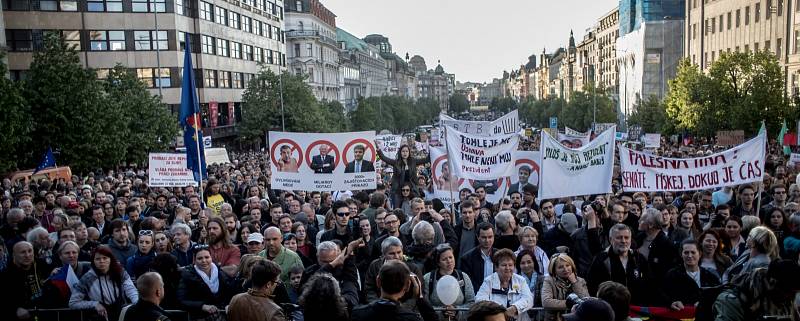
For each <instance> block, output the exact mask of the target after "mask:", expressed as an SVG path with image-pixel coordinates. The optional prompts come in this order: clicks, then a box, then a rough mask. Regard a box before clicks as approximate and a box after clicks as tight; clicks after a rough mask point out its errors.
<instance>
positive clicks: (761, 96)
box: [665, 52, 795, 137]
mask: <svg viewBox="0 0 800 321" xmlns="http://www.w3.org/2000/svg"><path fill="white" fill-rule="evenodd" d="M783 79H784V75H783V73H782V71H781V69H780V66H779V65H778V61H777V60H776V58H775V56H773V55H772V54H771V53H769V52H755V53H750V52H736V53H723V54H722V55H721V56H720V58H719V60H717V61H716V62H714V63H713V64H712V65H711V68H710V69H709V72H708V74H707V75H706V74H703V73H702V72H701V71H700V69H699V68H698V67H697V66H696V65H692V64H691V63H689V61H688V60H683V61H682V62H681V63H680V64H679V66H678V73H677V77H676V78H675V79H673V80H671V81H670V90H669V93H668V94H667V97H666V99H665V101H666V114H667V117H668V123H669V121H672V122H674V124H675V126H676V129H679V130H680V129H685V130H689V131H691V132H694V133H696V134H699V135H702V136H706V137H712V136H713V135H714V134H715V133H716V131H718V130H730V129H743V130H745V132H746V133H747V134H750V135H752V134H755V133H756V132H757V131H758V129H759V128H760V126H761V125H760V124H761V120H766V121H767V128H768V129H769V130H770V132H773V134H774V133H777V131H778V130H779V128H780V123H781V121H782V120H783V119H787V118H789V117H791V115H794V110H795V108H794V107H793V106H791V105H790V104H789V103H788V100H787V99H784V91H783V88H784V83H783ZM792 118H793V117H792Z"/></svg>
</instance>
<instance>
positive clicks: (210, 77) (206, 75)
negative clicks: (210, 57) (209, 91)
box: [203, 69, 217, 88]
mask: <svg viewBox="0 0 800 321" xmlns="http://www.w3.org/2000/svg"><path fill="white" fill-rule="evenodd" d="M203 85H205V87H206V88H217V71H216V70H211V69H204V70H203Z"/></svg>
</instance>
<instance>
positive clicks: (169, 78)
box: [2, 0, 286, 137]
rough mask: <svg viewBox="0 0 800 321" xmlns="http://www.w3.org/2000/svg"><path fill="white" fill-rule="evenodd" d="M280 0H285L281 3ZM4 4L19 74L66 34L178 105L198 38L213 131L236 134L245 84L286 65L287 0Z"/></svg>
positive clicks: (87, 57) (201, 84) (201, 92)
mask: <svg viewBox="0 0 800 321" xmlns="http://www.w3.org/2000/svg"><path fill="white" fill-rule="evenodd" d="M276 1H277V2H276ZM7 3H9V6H8V7H5V8H4V11H3V16H2V17H3V21H4V23H5V28H6V31H5V36H6V41H5V42H4V43H5V45H6V48H7V49H8V51H9V54H8V61H9V70H10V73H11V77H12V78H14V79H22V78H24V77H25V71H26V70H27V69H28V68H29V66H30V63H31V61H32V57H33V51H34V50H36V49H37V48H39V47H41V46H42V38H43V36H44V34H45V33H47V32H57V33H59V34H61V35H63V36H64V37H65V39H66V41H67V42H68V43H69V44H72V45H74V46H75V48H77V49H78V50H79V52H80V58H81V62H82V63H83V64H84V66H86V67H87V68H92V69H95V70H97V72H98V74H99V75H100V76H101V77H102V76H103V75H105V74H107V72H108V70H109V69H110V68H113V67H114V66H115V65H117V64H122V65H123V66H125V67H128V68H131V69H133V70H135V71H136V74H137V75H138V76H139V79H141V80H142V81H143V82H144V83H145V84H146V85H147V86H148V87H150V88H151V91H152V92H153V93H154V94H161V95H162V96H163V101H164V102H165V103H167V104H168V105H170V107H171V108H172V109H173V111H177V110H178V106H180V96H181V72H182V67H183V56H184V52H183V50H184V48H185V45H186V43H185V40H184V39H185V35H187V34H188V35H189V36H190V41H191V44H192V46H191V47H192V48H191V49H192V52H193V53H194V55H193V57H192V59H193V64H194V68H195V75H196V77H197V80H198V81H197V86H198V98H199V99H200V103H201V109H202V112H203V116H204V127H205V128H206V134H207V135H208V134H209V131H210V132H211V134H212V137H224V136H230V135H234V134H235V130H234V126H233V125H235V123H236V120H237V119H239V118H240V117H241V116H240V115H241V111H240V107H241V106H240V105H241V97H242V93H243V91H244V87H245V84H246V83H247V82H248V81H249V80H250V78H251V77H252V76H253V74H255V73H256V72H258V65H257V64H258V63H259V62H263V63H265V64H266V65H267V66H268V67H269V68H271V69H273V70H274V71H277V70H279V69H281V68H282V67H281V66H283V65H285V55H284V53H285V52H286V51H285V46H284V43H283V36H282V35H283V26H284V23H283V3H282V2H281V1H280V0H242V1H233V0H231V1H222V0H201V1H188V0H185V1H177V2H173V1H166V0H87V1H73V0H60V1H55V0H38V1H33V0H19V1H9V2H7Z"/></svg>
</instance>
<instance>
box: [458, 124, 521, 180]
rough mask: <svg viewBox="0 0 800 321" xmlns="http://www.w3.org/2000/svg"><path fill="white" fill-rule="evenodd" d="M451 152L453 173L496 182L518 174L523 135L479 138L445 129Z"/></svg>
mask: <svg viewBox="0 0 800 321" xmlns="http://www.w3.org/2000/svg"><path fill="white" fill-rule="evenodd" d="M445 131H446V132H447V133H446V134H445V139H446V140H447V145H446V146H447V151H448V153H449V159H450V161H451V162H453V164H452V169H453V174H454V175H456V176H457V177H460V178H465V179H473V180H494V179H498V178H500V177H508V176H511V175H512V174H513V172H514V152H515V151H516V150H517V147H518V146H519V134H518V133H517V132H514V133H511V134H505V135H502V134H498V135H493V136H488V137H487V136H479V135H474V134H468V133H463V132H460V131H457V130H455V129H454V128H452V127H449V126H447V127H445Z"/></svg>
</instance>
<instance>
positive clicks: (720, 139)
mask: <svg viewBox="0 0 800 321" xmlns="http://www.w3.org/2000/svg"><path fill="white" fill-rule="evenodd" d="M743 143H744V130H720V131H718V132H717V145H719V146H735V145H741V144H743Z"/></svg>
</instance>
